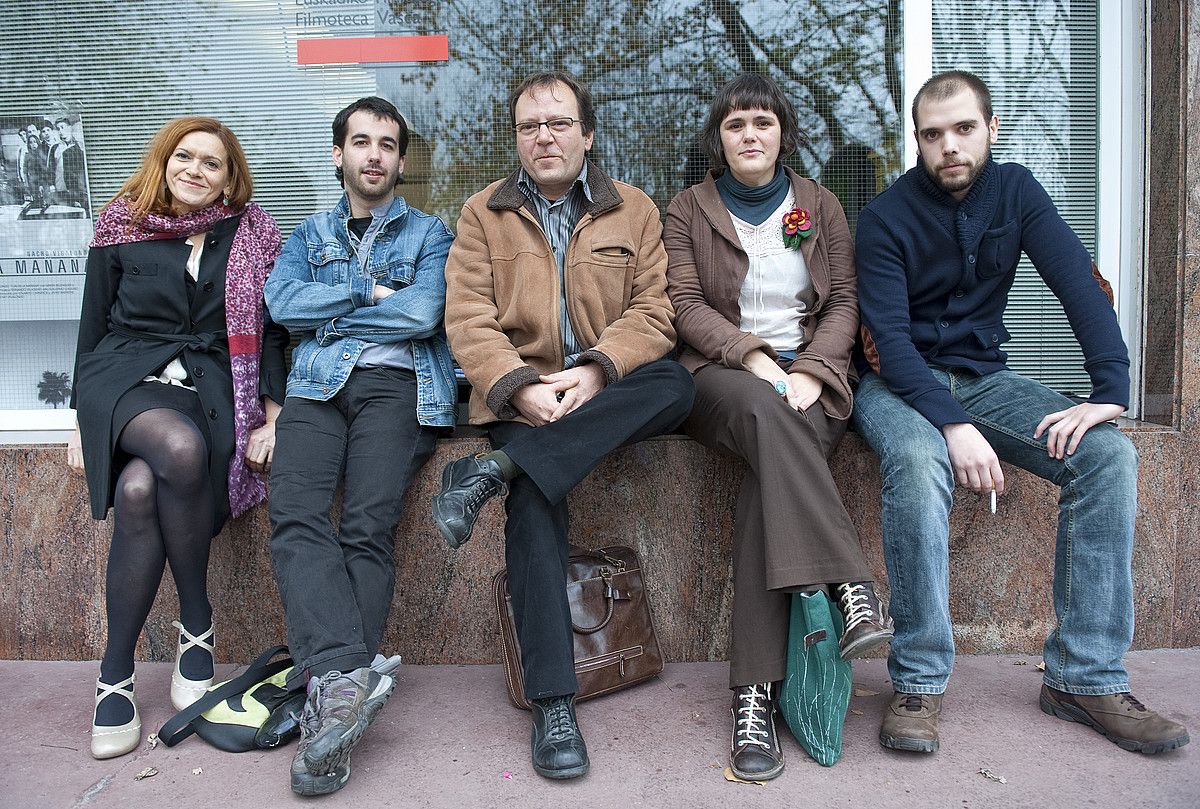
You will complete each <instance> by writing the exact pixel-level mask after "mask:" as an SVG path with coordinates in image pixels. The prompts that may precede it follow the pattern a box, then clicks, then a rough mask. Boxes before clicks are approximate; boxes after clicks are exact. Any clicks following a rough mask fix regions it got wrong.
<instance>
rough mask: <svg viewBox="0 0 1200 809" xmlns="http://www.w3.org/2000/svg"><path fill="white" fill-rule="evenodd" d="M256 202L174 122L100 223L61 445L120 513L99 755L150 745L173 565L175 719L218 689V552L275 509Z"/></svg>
mask: <svg viewBox="0 0 1200 809" xmlns="http://www.w3.org/2000/svg"><path fill="white" fill-rule="evenodd" d="M252 188H253V186H252V181H251V178H250V171H249V168H248V167H247V165H246V159H245V156H244V154H243V152H242V148H241V145H240V144H239V143H238V140H237V138H236V136H234V134H233V132H231V131H230V130H229V129H228V128H227V127H225V126H224V125H222V124H221V123H220V122H219V121H216V120H214V119H212V118H194V117H191V118H178V119H175V120H173V121H170V122H168V123H167V124H166V125H165V126H164V127H163V128H162V129H161V130H159V132H158V133H157V134H156V135H155V136H154V138H153V139H152V140H151V141H150V143H149V145H148V146H147V148H146V153H145V156H144V158H143V161H142V165H141V168H139V170H138V171H137V173H136V174H134V175H133V176H132V177H131V178H130V179H129V180H128V181H126V183H125V185H124V186H122V188H121V190H120V191H119V192H118V193H117V195H116V196H115V197H114V198H113V199H112V200H111V201H110V202H109V203H108V204H107V205H106V206H105V207H104V209H103V210H102V211H101V214H100V216H99V218H98V220H97V222H96V234H95V238H94V240H93V242H92V248H91V251H90V252H89V253H88V261H87V276H86V281H85V285H84V296H83V311H82V313H81V315H80V322H79V343H78V350H77V354H76V359H75V385H74V390H75V392H74V396H73V398H72V406H73V407H75V408H76V411H77V413H78V421H79V428H78V430H77V431H76V434H75V438H74V440H73V441H72V442H71V443H70V444H69V445H68V462H69V463H70V465H71V466H72V467H73V468H75V469H79V470H84V471H85V473H86V476H87V483H88V494H89V496H90V499H91V504H92V516H93V517H95V518H96V519H104V517H105V514H106V513H107V511H108V509H109V507H112V509H113V538H112V545H111V548H110V550H109V556H108V568H107V572H106V612H107V618H108V643H107V646H106V648H105V653H104V658H103V660H102V661H101V663H100V677H99V679H98V680H97V682H96V711H95V715H94V719H93V723H92V755H93V756H95V757H96V758H109V757H111V756H118V755H122V754H124V753H127V752H129V751H131V750H133V749H135V748H136V747H137V745H138V743H139V741H140V739H141V720H140V718H139V716H138V711H137V704H136V702H135V701H134V698H133V692H134V677H133V655H134V650H135V648H136V645H137V639H138V636H139V635H140V634H141V630H142V627H143V625H144V624H145V621H146V617H147V615H148V614H149V612H150V607H151V605H152V604H153V603H154V597H155V594H156V593H157V592H158V585H159V582H160V581H161V579H162V573H163V570H164V567H165V564H166V563H167V562H169V563H170V565H171V574H172V577H173V578H174V580H175V586H176V589H177V590H178V592H179V613H180V621H179V622H177V623H176V625H177V626H178V627H179V630H180V638H179V643H178V646H177V655H176V660H175V672H174V675H173V676H172V678H171V699H172V702H174V703H175V705H176V707H177V708H180V709H182V708H184V707H186V706H187V705H189V704H191V703H192V702H194V701H195V700H196V699H198V698H199V696H200V695H202V694H203V693H204V691H205V689H206V688H208V686H209V685H211V683H212V676H213V657H212V654H213V627H212V606H211V604H210V603H209V600H208V589H207V578H208V554H209V545H210V543H211V541H212V537H213V536H215V535H216V534H217V532H219V531H220V530H221V527H222V526H223V525H224V523H225V521H226V520H227V519H228V517H229V516H230V515H231V514H233V515H234V516H236V515H238V514H240V513H242V512H244V511H245V510H247V509H248V508H250V507H251V506H253V505H254V504H255V503H257V502H259V501H260V500H262V499H263V497H264V496H265V485H264V483H263V480H262V478H261V477H259V476H260V474H261V473H264V472H265V471H266V470H267V469H268V468H269V465H270V460H271V451H272V448H273V446H274V420H275V415H276V414H277V413H278V411H279V405H278V404H277V402H282V401H283V395H284V384H285V379H284V364H283V349H284V346H285V345H286V343H287V332H286V331H285V330H283V329H281V328H279V327H276V326H274V325H272V324H270V323H269V322H267V319H266V315H265V309H264V307H263V303H262V288H263V284H264V283H265V281H266V277H267V274H268V273H269V272H270V270H271V266H272V264H273V262H274V259H275V256H276V255H277V254H278V252H279V246H280V237H279V229H278V227H276V225H275V222H274V220H273V219H271V217H270V216H269V215H267V214H266V212H264V211H263V210H262V209H261V208H259V207H258V206H257V205H254V204H252V203H249V200H250V195H251V192H252Z"/></svg>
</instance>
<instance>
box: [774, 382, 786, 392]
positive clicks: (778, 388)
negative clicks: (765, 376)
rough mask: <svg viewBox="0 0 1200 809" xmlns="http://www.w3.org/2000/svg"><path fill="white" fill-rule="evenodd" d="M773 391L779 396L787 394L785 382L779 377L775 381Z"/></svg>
mask: <svg viewBox="0 0 1200 809" xmlns="http://www.w3.org/2000/svg"><path fill="white" fill-rule="evenodd" d="M775 392H776V393H778V394H779V395H780V396H787V383H786V382H784V381H783V380H782V379H780V380H779V381H778V382H776V383H775Z"/></svg>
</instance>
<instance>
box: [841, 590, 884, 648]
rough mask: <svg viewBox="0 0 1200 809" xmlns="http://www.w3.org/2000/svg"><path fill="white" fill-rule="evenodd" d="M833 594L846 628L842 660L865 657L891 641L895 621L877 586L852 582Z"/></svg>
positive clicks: (842, 646)
mask: <svg viewBox="0 0 1200 809" xmlns="http://www.w3.org/2000/svg"><path fill="white" fill-rule="evenodd" d="M833 591H834V592H835V593H836V594H837V597H838V606H839V607H840V608H841V611H842V616H843V619H844V622H845V625H846V629H845V631H844V632H843V633H842V640H841V644H840V647H841V648H840V651H841V655H842V660H853V659H854V658H856V657H866V656H867V655H868V654H870V653H871V652H873V651H875V650H876V649H878V648H879V647H880V646H883V645H884V644H886V643H887V642H888V641H890V640H891V639H892V636H893V635H894V634H895V630H894V628H893V624H892V619H891V618H890V617H889V616H888V614H887V610H886V609H885V608H884V606H883V604H881V603H880V601H879V596H878V595H877V594H876V592H875V585H874V584H872V583H871V582H868V581H858V582H850V583H847V584H839V585H838V586H837V587H834V588H833Z"/></svg>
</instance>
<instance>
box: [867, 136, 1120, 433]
mask: <svg viewBox="0 0 1200 809" xmlns="http://www.w3.org/2000/svg"><path fill="white" fill-rule="evenodd" d="M1021 251H1024V252H1025V254H1026V255H1028V256H1029V258H1030V260H1031V261H1032V262H1033V265H1034V267H1035V268H1036V269H1037V271H1038V274H1039V275H1041V277H1042V280H1043V281H1045V283H1046V285H1047V286H1048V287H1050V290H1051V291H1052V292H1053V293H1054V294H1055V296H1056V297H1057V298H1058V300H1059V301H1060V302H1061V303H1062V305H1063V309H1064V311H1065V312H1066V315H1067V320H1068V322H1070V324H1071V328H1072V330H1073V331H1074V332H1075V337H1076V339H1078V340H1079V344H1080V346H1081V347H1082V348H1083V354H1084V368H1085V369H1086V370H1087V372H1088V375H1089V376H1090V377H1091V380H1092V395H1091V401H1092V402H1097V403H1111V404H1120V405H1123V406H1128V404H1129V352H1128V350H1127V349H1126V347H1125V341H1124V340H1123V339H1122V338H1121V331H1120V329H1119V328H1118V326H1117V318H1116V313H1115V312H1114V311H1113V308H1112V306H1111V305H1110V304H1109V302H1108V298H1107V297H1106V296H1105V294H1104V292H1103V291H1102V290H1101V288H1100V286H1099V285H1098V284H1097V283H1096V280H1095V278H1094V277H1093V276H1092V270H1091V267H1092V264H1091V256H1090V255H1089V254H1088V251H1087V249H1086V248H1085V247H1084V246H1083V244H1082V243H1081V242H1080V241H1079V237H1078V236H1076V235H1075V233H1074V231H1072V230H1071V228H1070V227H1069V226H1068V225H1067V223H1066V222H1064V221H1063V220H1062V217H1060V216H1059V215H1058V210H1057V209H1056V208H1055V207H1054V203H1053V202H1051V201H1050V197H1049V195H1047V194H1046V191H1045V189H1043V188H1042V186H1041V185H1040V184H1039V183H1038V181H1037V180H1035V179H1034V178H1033V175H1032V174H1030V172H1029V170H1028V169H1026V168H1025V167H1024V166H1021V165H1019V164H1017V163H1003V164H1001V163H996V162H995V161H993V160H990V159H989V160H988V163H987V165H986V166H985V167H984V170H983V171H982V172H981V173H980V175H979V177H978V178H977V179H976V181H975V183H974V185H972V186H971V189H970V191H968V192H967V195H966V197H964V199H963V200H962V202H961V203H960V202H956V201H955V200H954V198H953V197H951V196H950V195H949V194H947V193H946V192H944V191H942V190H941V189H940V188H939V187H938V186H937V185H936V184H935V183H934V182H933V181H932V180H931V179H930V178H929V175H928V174H927V173H926V171H925V167H924V166H923V165H920V164H918V165H917V166H916V167H915V168H913V169H911V170H909V171H908V172H906V173H905V174H904V175H903V176H902V177H901V178H900V179H899V180H897V181H896V182H895V183H894V184H892V186H891V187H890V188H888V189H887V190H886V191H884V192H883V193H882V194H880V195H879V196H878V197H876V198H875V199H874V200H872V201H871V203H870V204H868V205H867V207H866V208H864V209H863V211H862V213H861V214H860V216H859V220H858V233H857V238H856V252H857V257H858V258H857V264H858V299H859V307H860V310H861V315H862V320H863V323H864V325H865V326H866V327H867V330H868V331H869V332H870V334H871V337H872V339H873V340H874V341H875V346H876V348H877V350H878V352H879V363H880V376H881V377H882V378H883V380H884V382H886V383H887V385H888V387H889V388H890V389H891V390H892V391H893V392H894V393H896V395H898V396H900V397H901V398H902V399H904V401H906V402H907V403H908V404H909V405H911V406H912V407H913V408H914V409H915V410H917V411H918V412H919V413H921V415H923V416H925V418H927V419H929V421H930V422H931V423H932V424H933V425H934V426H935V427H938V428H941V427H942V426H944V425H946V424H954V423H959V422H969V421H971V418H970V417H969V416H968V415H967V413H966V411H965V410H963V408H962V407H961V406H960V405H959V404H958V402H957V401H955V399H954V397H953V396H951V394H950V391H949V389H948V388H947V387H946V386H945V385H942V384H941V383H939V382H938V381H937V380H936V379H935V378H934V377H933V375H932V374H931V373H930V372H929V366H930V365H934V366H940V367H946V368H960V369H967V370H969V371H972V372H974V373H976V374H981V375H982V374H990V373H994V372H995V371H999V370H1001V369H1003V368H1004V367H1005V364H1004V363H1005V359H1006V357H1007V355H1006V354H1005V353H1004V352H1003V351H1001V350H1000V346H1001V344H1003V343H1004V342H1005V341H1006V340H1008V338H1009V335H1008V331H1007V330H1006V329H1005V328H1004V308H1005V306H1006V305H1007V303H1008V291H1009V289H1010V288H1011V287H1012V284H1013V279H1014V278H1015V276H1016V269H1017V261H1018V259H1020V256H1021Z"/></svg>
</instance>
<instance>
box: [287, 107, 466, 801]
mask: <svg viewBox="0 0 1200 809" xmlns="http://www.w3.org/2000/svg"><path fill="white" fill-rule="evenodd" d="M407 145H408V128H407V126H406V125H405V123H404V120H403V119H402V118H401V117H400V113H399V112H398V111H397V110H396V108H395V107H394V106H392V104H391V103H389V102H388V101H385V100H384V99H381V98H376V97H369V98H363V99H360V100H358V101H356V102H354V103H353V104H351V105H350V106H348V107H346V109H344V110H342V111H341V112H340V113H338V115H337V117H336V118H335V119H334V122H333V162H334V165H335V166H336V174H337V177H338V179H339V180H340V181H341V182H342V185H343V186H344V188H345V190H346V193H345V195H344V196H343V197H342V200H341V202H339V203H338V205H337V207H335V208H334V209H333V210H332V211H328V212H322V213H318V214H314V215H312V216H310V217H309V218H308V219H306V220H305V221H304V222H302V223H300V226H299V227H297V228H296V231H295V232H294V233H293V234H292V236H291V238H290V239H289V240H288V241H287V244H285V245H284V248H283V252H282V253H281V254H280V256H279V258H278V259H277V261H276V263H275V269H274V271H273V272H272V273H271V277H270V279H269V280H268V281H267V285H266V299H267V306H268V307H269V308H270V311H271V317H272V319H273V320H275V322H277V323H281V324H282V325H284V326H287V327H288V328H289V329H290V330H291V331H292V332H293V333H294V334H298V335H300V336H301V338H302V339H301V342H300V345H299V346H298V347H297V348H296V350H295V352H294V354H293V357H292V371H291V375H290V376H289V377H288V382H287V400H286V401H285V403H284V406H283V412H282V413H281V414H280V416H279V419H278V421H277V423H276V443H275V457H274V463H273V466H272V470H271V500H270V514H271V527H272V530H273V534H272V539H271V557H272V561H273V563H274V568H275V579H276V581H277V583H278V585H279V592H280V594H281V596H282V597H283V605H284V610H285V613H286V616H287V628H288V645H289V646H290V647H291V652H292V656H293V657H294V658H295V660H296V666H295V668H294V669H293V670H292V674H291V677H290V679H289V683H288V684H289V685H290V686H293V687H299V686H302V685H303V686H307V689H308V701H307V702H306V703H305V707H304V715H303V717H302V718H301V733H302V735H301V741H300V749H299V750H298V751H297V753H296V756H295V758H294V759H293V761H292V770H291V783H292V789H293V790H294V791H296V792H298V793H299V794H301V795H317V794H324V793H328V792H333V791H335V790H337V789H340V788H341V787H342V786H343V785H344V784H345V783H346V780H347V779H348V778H349V777H350V751H351V750H352V749H353V747H354V745H355V744H356V743H357V742H358V739H359V737H360V736H361V735H362V733H363V731H364V730H365V729H366V727H367V725H368V724H370V722H371V720H372V719H374V717H375V715H376V713H377V712H378V711H379V709H380V708H381V707H382V706H383V703H384V702H386V701H387V698H388V696H389V695H390V694H391V691H392V688H393V686H394V682H393V680H392V678H391V677H390V676H389V675H388V674H386V673H381V672H379V671H375V670H373V669H372V668H371V663H372V659H373V658H374V656H375V655H376V653H377V652H378V650H379V642H380V638H381V636H382V634H383V629H384V625H385V623H386V621H387V616H388V610H389V608H390V607H391V603H392V591H393V587H394V584H395V571H394V567H393V562H392V545H393V533H394V532H395V530H396V525H397V523H398V522H399V521H400V510H401V506H402V500H403V498H404V493H405V491H406V490H407V489H408V486H409V483H410V482H411V481H412V479H413V476H414V475H415V474H416V473H417V470H419V469H420V468H421V466H422V465H423V464H424V463H425V461H426V460H428V458H429V456H430V455H431V454H432V452H433V447H434V440H435V438H436V435H437V432H438V428H441V427H451V426H453V424H454V414H455V407H454V406H455V401H454V399H455V383H454V371H453V365H452V361H451V358H450V351H449V347H448V346H447V344H446V335H445V332H444V330H443V327H442V314H443V309H444V306H445V297H446V287H445V278H444V271H445V265H446V254H447V252H448V251H449V249H450V242H451V241H452V236H451V233H450V231H449V229H448V228H447V227H446V226H445V224H443V223H442V221H441V220H439V219H438V218H437V217H434V216H429V215H427V214H424V213H421V212H420V211H417V210H414V209H412V208H409V207H408V205H407V203H405V201H404V199H403V198H402V197H398V196H395V187H396V184H397V182H398V180H399V177H400V172H401V171H402V170H403V168H404V152H405V149H406V147H407ZM343 480H344V482H345V488H344V494H343V499H342V520H341V526H340V529H339V530H336V531H335V530H334V528H333V526H332V524H331V522H330V516H329V512H330V508H331V506H332V503H333V496H334V492H335V491H336V490H337V488H338V483H339V482H341V481H343ZM385 668H386V667H385Z"/></svg>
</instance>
